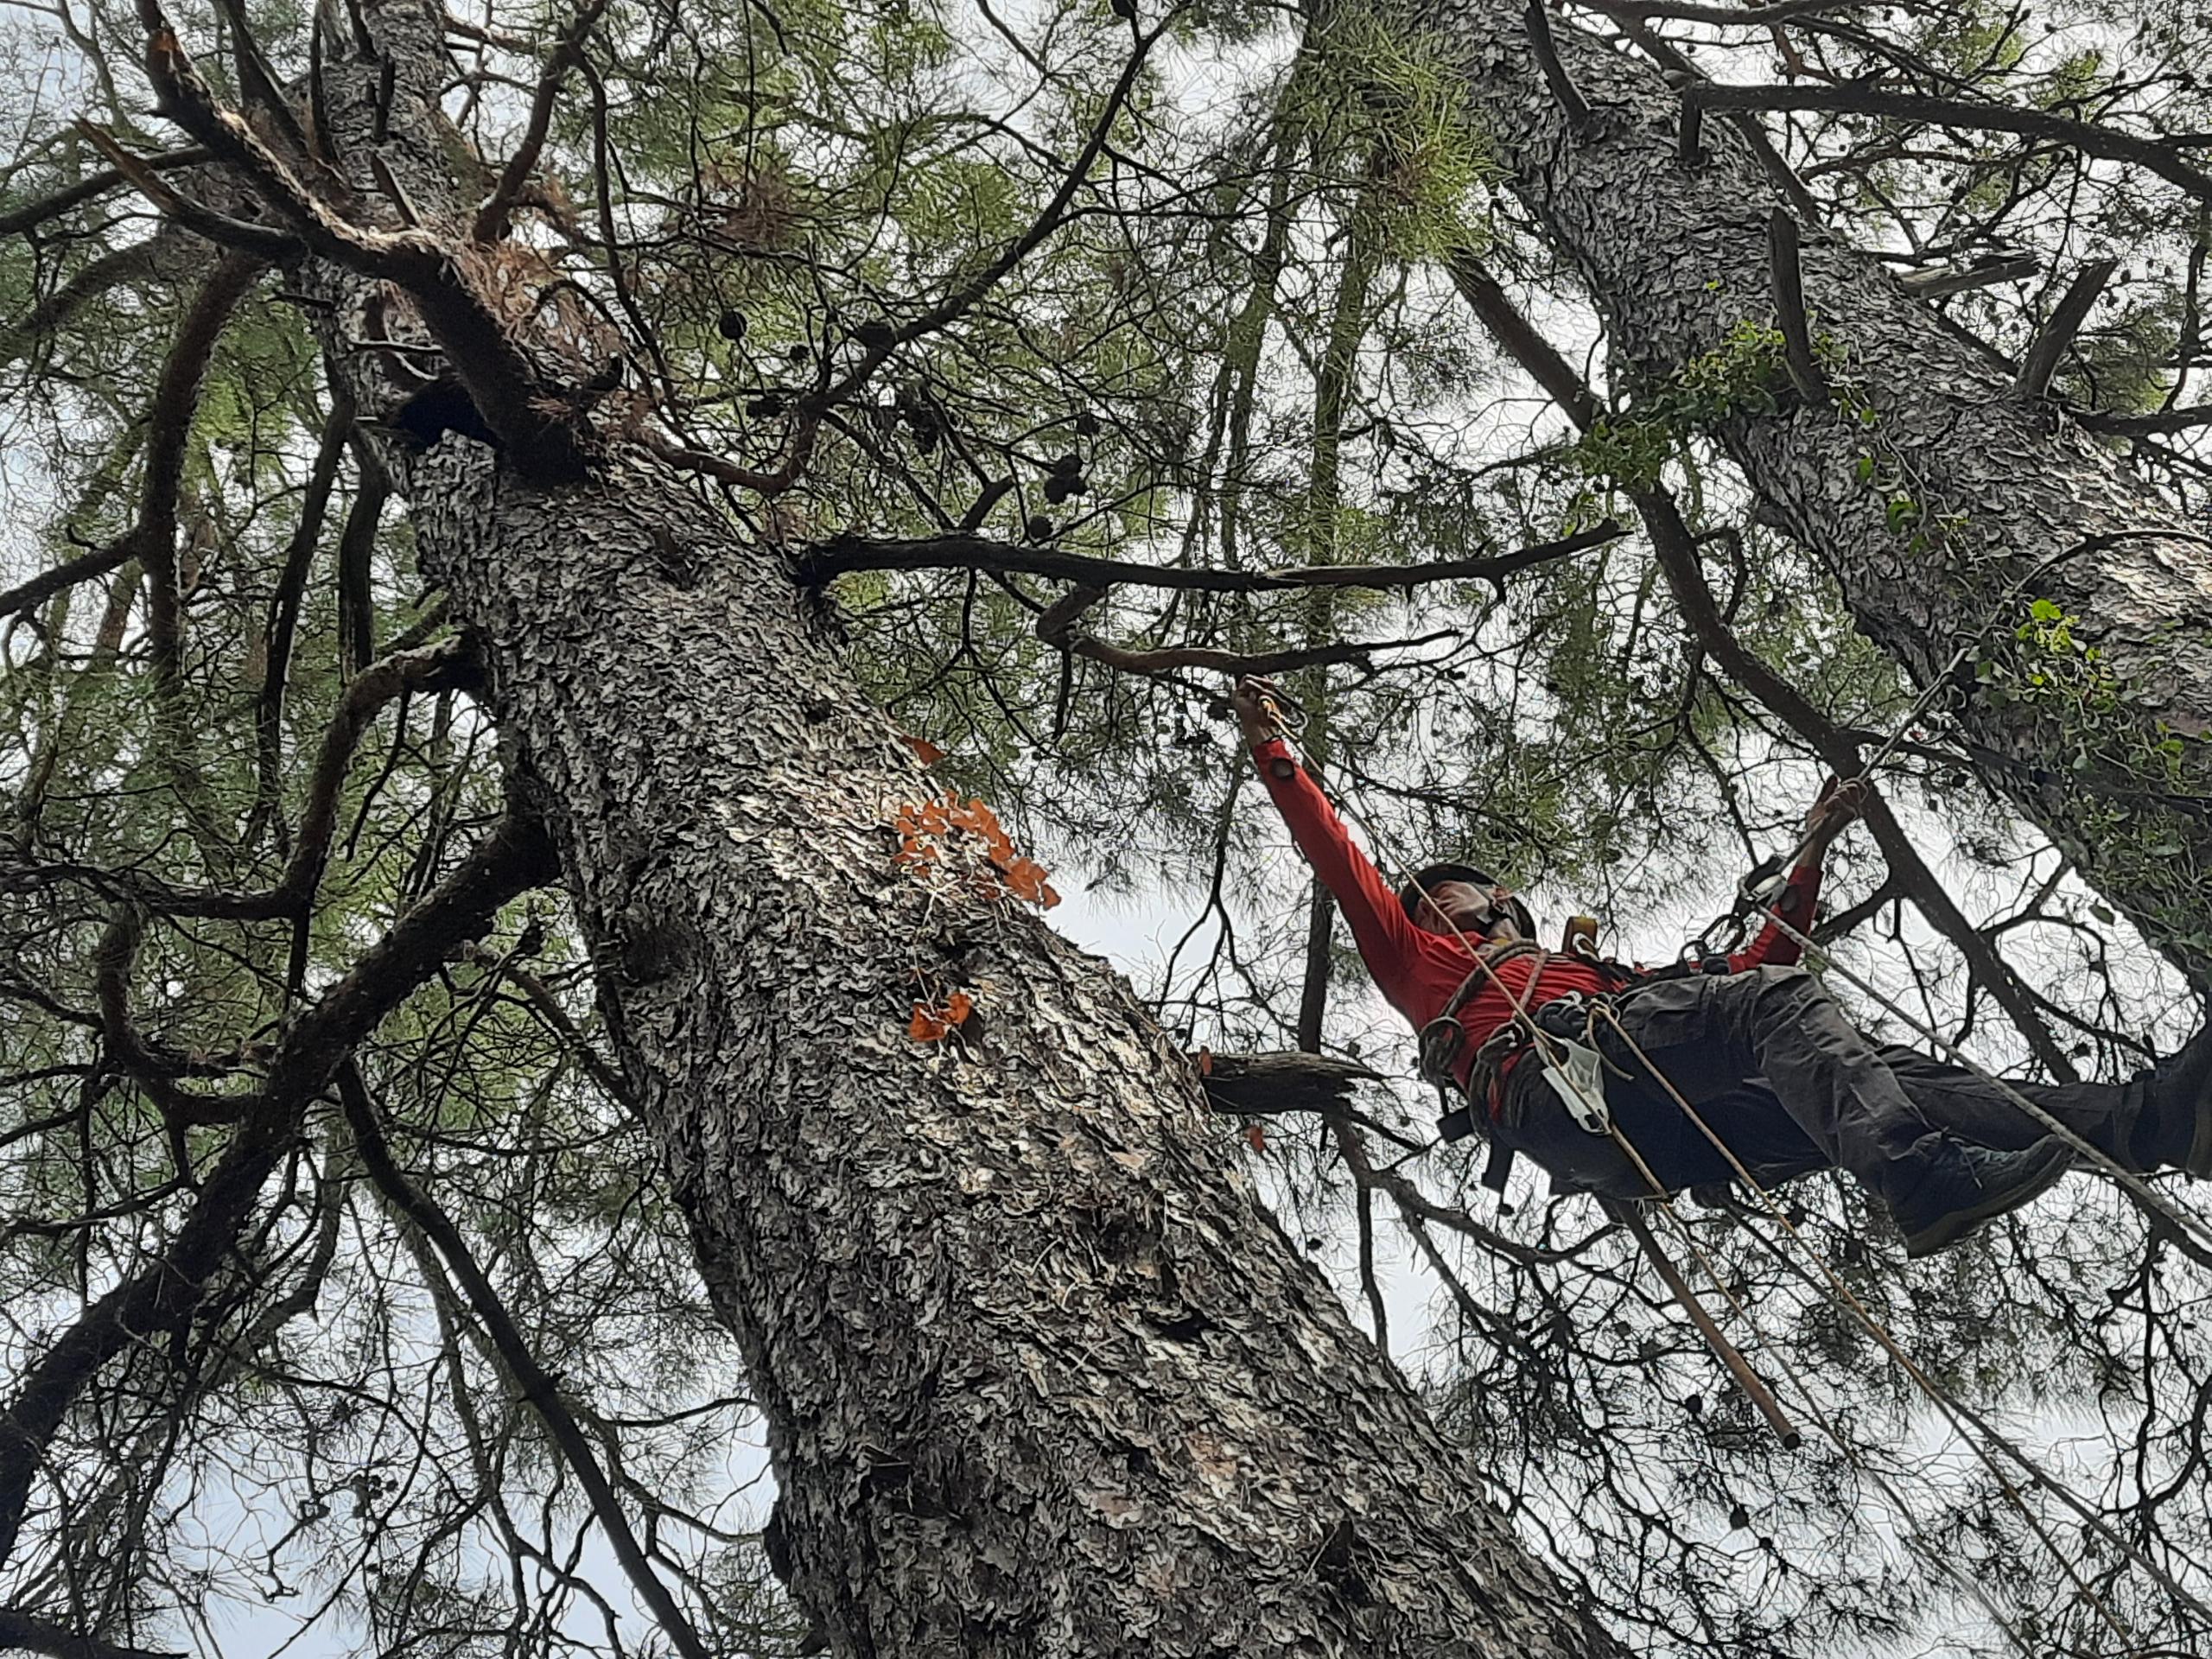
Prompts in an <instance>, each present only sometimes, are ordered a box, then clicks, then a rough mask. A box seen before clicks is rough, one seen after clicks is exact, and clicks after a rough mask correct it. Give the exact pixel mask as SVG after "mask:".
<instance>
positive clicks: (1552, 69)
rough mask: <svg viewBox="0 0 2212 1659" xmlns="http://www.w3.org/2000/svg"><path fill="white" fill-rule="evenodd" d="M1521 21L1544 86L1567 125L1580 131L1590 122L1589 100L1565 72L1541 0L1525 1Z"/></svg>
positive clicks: (1549, 21) (1565, 67) (1565, 68)
mask: <svg viewBox="0 0 2212 1659" xmlns="http://www.w3.org/2000/svg"><path fill="white" fill-rule="evenodd" d="M1521 21H1522V25H1523V26H1524V27H1525V28H1526V29H1528V31H1529V47H1530V48H1532V49H1533V50H1534V51H1535V54H1536V65H1537V67H1539V68H1541V70H1542V71H1543V72H1544V85H1545V86H1548V87H1550V88H1551V89H1552V96H1553V97H1554V98H1555V99H1558V100H1559V105H1560V109H1562V110H1564V111H1566V112H1567V124H1568V125H1569V126H1571V127H1573V128H1574V129H1575V130H1577V131H1578V132H1579V131H1580V130H1582V129H1583V128H1585V127H1587V126H1588V125H1589V124H1590V100H1589V99H1586V98H1585V97H1583V96H1582V93H1581V91H1580V88H1578V87H1577V86H1575V84H1574V78H1573V76H1572V75H1570V74H1568V73H1567V66H1566V65H1565V64H1563V63H1561V62H1560V58H1559V42H1557V41H1554V40H1553V39H1552V21H1551V19H1550V18H1549V17H1548V16H1545V15H1544V0H1529V3H1528V5H1527V6H1525V7H1524V8H1522V13H1521Z"/></svg>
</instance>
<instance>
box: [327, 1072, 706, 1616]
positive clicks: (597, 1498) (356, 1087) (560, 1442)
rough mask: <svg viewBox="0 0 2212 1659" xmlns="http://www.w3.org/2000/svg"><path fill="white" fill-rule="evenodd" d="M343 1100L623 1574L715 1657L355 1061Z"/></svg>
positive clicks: (356, 1135)
mask: <svg viewBox="0 0 2212 1659" xmlns="http://www.w3.org/2000/svg"><path fill="white" fill-rule="evenodd" d="M338 1098H339V1101H340V1103H341V1104H342V1105H343V1106H344V1107H345V1109H346V1124H347V1126H348V1127H349V1128H352V1130H353V1148H354V1150H355V1151H356V1152H358V1153H359V1154H360V1157H361V1166H362V1167H363V1168H365V1170H367V1171H368V1173H369V1179H370V1180H372V1182H374V1183H375V1184H376V1187H377V1190H378V1192H381V1193H383V1194H384V1196H385V1200H386V1201H387V1202H388V1203H390V1204H391V1206H392V1207H393V1208H394V1209H396V1210H397V1211H399V1212H400V1213H401V1214H402V1215H404V1216H405V1217H407V1219H408V1220H409V1221H410V1222H412V1223H413V1224H415V1225H416V1227H417V1228H419V1229H421V1230H422V1231H423V1235H424V1236H426V1237H428V1238H429V1240H430V1242H431V1243H432V1244H433V1245H434V1246H435V1248H436V1249H437V1252H438V1254H439V1255H442V1256H443V1257H444V1258H445V1262H446V1265H447V1267H448V1268H450V1269H451V1270H452V1272H453V1276H454V1279H455V1280H457V1281H459V1282H460V1285H461V1294H463V1295H464V1296H466V1297H467V1299H468V1306H469V1308H470V1310H471V1311H472V1312H473V1313H474V1314H475V1315H476V1317H477V1319H478V1320H479V1321H480V1323H481V1324H482V1325H483V1326H484V1329H485V1331H486V1332H487V1333H488V1334H489V1335H490V1337H491V1338H492V1346H493V1350H494V1351H496V1352H497V1353H498V1355H499V1363H500V1365H501V1366H502V1367H503V1368H504V1369H505V1371H506V1373H507V1375H508V1376H509V1377H511V1378H512V1380H513V1382H514V1385H515V1389H516V1390H517V1392H518V1393H519V1394H520V1395H522V1397H523V1398H524V1400H526V1401H528V1402H530V1405H531V1409H532V1410H534V1411H535V1412H537V1415H538V1419H539V1421H542V1422H543V1424H544V1425H545V1427H546V1432H547V1433H550V1435H551V1436H552V1438H553V1443H554V1444H555V1445H556V1446H558V1447H559V1448H560V1451H561V1457H562V1460H563V1462H565V1463H566V1464H567V1465H569V1472H570V1473H572V1474H574V1475H575V1478H576V1484H578V1485H580V1486H582V1488H583V1489H584V1496H585V1497H587V1498H588V1500H589V1501H590V1503H591V1509H592V1514H593V1515H594V1516H596V1517H597V1519H598V1521H599V1526H600V1530H601V1531H602V1532H604V1533H605V1534H606V1535H607V1541H608V1542H609V1543H611V1544H612V1545H613V1547H614V1554H615V1559H616V1560H620V1562H621V1563H622V1571H623V1573H625V1575H626V1576H627V1577H628V1579H629V1580H630V1584H631V1586H632V1588H633V1589H635V1590H636V1591H637V1592H638V1596H639V1599H640V1600H642V1601H643V1602H644V1603H645V1605H647V1606H648V1607H650V1608H652V1612H653V1617H654V1618H656V1619H658V1621H659V1623H660V1627H661V1629H662V1630H664V1631H665V1632H666V1633H667V1635H668V1638H669V1640H670V1641H671V1642H673V1643H675V1644H676V1649H677V1652H678V1653H681V1654H682V1655H683V1656H684V1659H709V1650H708V1648H707V1644H706V1643H704V1642H702V1641H701V1640H700V1639H699V1633H698V1632H697V1631H696V1630H694V1629H693V1628H692V1627H691V1621H690V1619H688V1618H685V1617H684V1614H683V1609H682V1608H681V1607H679V1606H678V1605H677V1602H676V1598H675V1597H674V1596H673V1595H672V1594H671V1593H670V1592H669V1588H668V1586H666V1585H665V1584H664V1583H662V1582H661V1580H660V1575H659V1574H658V1573H655V1572H654V1571H653V1567H652V1561H651V1560H649V1559H648V1558H647V1556H646V1554H645V1550H644V1548H642V1547H641V1546H640V1545H639V1542H638V1535H637V1534H636V1533H635V1532H634V1531H633V1530H632V1529H631V1526H630V1520H629V1517H628V1516H626V1515H625V1514H623V1512H622V1502H621V1500H620V1498H619V1497H616V1496H615V1493H614V1488H613V1484H611V1483H610V1482H609V1481H608V1480H607V1474H606V1471H604V1470H602V1469H601V1467H600V1466H599V1459H597V1458H595V1457H594V1456H593V1455H592V1449H591V1442H590V1441H589V1440H586V1439H585V1438H584V1432H583V1430H582V1428H581V1427H578V1425H577V1422H576V1419H575V1413H573V1412H571V1411H570V1410H569V1405H568V1402H566V1401H565V1400H563V1399H562V1397H561V1390H560V1389H559V1388H558V1387H557V1386H556V1384H555V1383H554V1381H553V1379H552V1378H551V1377H550V1376H547V1375H546V1372H545V1368H544V1367H543V1366H542V1365H540V1364H539V1363H537V1356H536V1355H534V1354H532V1353H531V1351H530V1344H528V1343H526V1342H525V1341H524V1340H523V1335H522V1332H520V1331H519V1330H518V1329H517V1327H516V1325H515V1322H514V1319H513V1318H512V1316H511V1315H510V1314H509V1313H508V1312H507V1310H506V1307H505V1305H504V1304H503V1303H502V1302H501V1301H500V1300H499V1291H498V1290H497V1288H496V1287H493V1283H492V1281H491V1279H490V1278H489V1276H488V1275H486V1273H485V1271H484V1269H483V1268H481V1267H480V1265H478V1263H477V1260H476V1256H475V1253H474V1251H472V1250H471V1249H469V1248H468V1241H467V1239H465V1238H463V1237H462V1236H461V1230H460V1229H459V1228H458V1227H456V1226H454V1224H453V1220H452V1218H451V1217H448V1215H447V1214H446V1212H445V1211H443V1210H442V1209H440V1208H439V1207H438V1206H437V1205H436V1204H435V1203H434V1202H433V1201H432V1200H431V1199H430V1198H429V1197H427V1196H426V1195H425V1194H424V1193H423V1191H422V1189H421V1188H419V1187H417V1186H416V1185H415V1184H414V1183H413V1182H412V1181H410V1180H409V1179H407V1174H406V1172H405V1171H404V1170H402V1169H401V1168H400V1166H399V1164H398V1161H397V1160H396V1159H394V1158H393V1157H392V1155H391V1147H390V1146H389V1145H388V1144H386V1142H385V1138H384V1128H383V1125H382V1124H381V1123H380V1122H378V1116H377V1110H376V1106H375V1104H374V1103H373V1102H372V1101H371V1099H370V1098H369V1091H368V1089H367V1087H366V1086H365V1084H363V1083H362V1081H361V1076H360V1073H359V1071H357V1070H356V1069H355V1068H354V1066H353V1064H352V1063H351V1062H350V1061H349V1062H348V1063H346V1065H343V1066H342V1067H340V1070H339V1072H338Z"/></svg>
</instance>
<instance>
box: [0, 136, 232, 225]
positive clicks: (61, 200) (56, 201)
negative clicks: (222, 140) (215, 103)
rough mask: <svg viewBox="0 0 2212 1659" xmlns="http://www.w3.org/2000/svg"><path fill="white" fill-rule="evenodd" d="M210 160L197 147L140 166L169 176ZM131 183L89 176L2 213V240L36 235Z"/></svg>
mask: <svg viewBox="0 0 2212 1659" xmlns="http://www.w3.org/2000/svg"><path fill="white" fill-rule="evenodd" d="M206 160H207V151H206V150H204V149H200V147H199V146H197V145H194V146H192V147H191V148H189V149H173V150H170V151H168V153H167V154H166V155H162V156H139V157H137V165H138V166H139V167H140V168H143V169H144V170H145V171H146V172H149V173H167V172H170V171H172V170H174V169H175V168H180V167H197V166H198V165H199V164H200V162H204V161H206ZM129 184H130V180H129V179H128V178H126V177H124V175H123V173H122V172H121V171H119V170H117V169H112V168H111V169H110V170H108V171H106V172H104V173H87V174H86V175H85V176H84V177H83V178H81V179H79V180H78V181H77V182H76V183H74V184H73V185H71V186H69V187H68V188H67V189H62V190H57V191H55V192H54V194H52V195H50V196H41V197H40V198H39V200H36V201H28V202H25V203H24V204H23V205H22V207H17V208H14V209H11V210H10V211H9V212H7V213H0V236H20V235H22V232H25V231H35V230H36V229H37V228H38V227H39V226H41V225H44V224H48V223H49V222H50V221H52V220H54V219H59V218H60V217H61V216H62V214H64V213H68V212H70V211H71V210H72V209H73V208H78V207H83V206H84V205H85V204H86V202H88V201H98V200H99V199H100V198H101V197H102V196H104V195H105V194H108V192H109V191H111V190H120V189H122V188H124V187H125V186H126V185H129Z"/></svg>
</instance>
